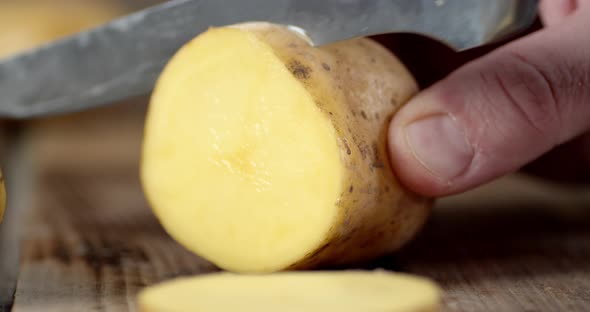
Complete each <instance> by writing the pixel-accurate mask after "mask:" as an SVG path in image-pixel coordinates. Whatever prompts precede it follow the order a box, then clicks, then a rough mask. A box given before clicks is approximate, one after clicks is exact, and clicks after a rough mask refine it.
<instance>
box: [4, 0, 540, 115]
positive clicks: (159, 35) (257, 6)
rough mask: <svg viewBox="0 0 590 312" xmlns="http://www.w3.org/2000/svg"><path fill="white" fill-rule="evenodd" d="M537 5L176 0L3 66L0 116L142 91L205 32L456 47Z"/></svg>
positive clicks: (519, 0)
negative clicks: (392, 36)
mask: <svg viewBox="0 0 590 312" xmlns="http://www.w3.org/2000/svg"><path fill="white" fill-rule="evenodd" d="M537 2H538V1H537V0H173V1H169V2H166V3H164V4H161V5H158V6H154V7H151V8H148V9H146V10H143V11H139V12H137V13H134V14H131V15H128V16H126V17H123V18H120V19H117V20H114V21H112V22H110V23H108V24H105V25H102V26H99V27H97V28H95V29H92V30H89V31H86V32H82V33H80V34H77V35H75V36H72V37H68V38H64V39H62V40H58V41H55V42H53V43H50V44H47V45H45V46H42V47H40V48H38V49H34V50H31V51H27V52H24V53H22V54H20V55H16V56H14V57H11V58H7V59H5V60H2V61H0V116H4V117H11V118H31V117H37V116H48V115H55V114H63V113H69V112H75V111H80V110H84V109H88V108H92V107H96V106H100V105H107V104H110V103H113V102H115V101H117V100H121V99H125V98H128V97H131V96H136V95H143V94H147V93H149V92H150V91H151V89H152V88H153V86H154V84H155V81H156V79H157V77H158V75H159V74H160V72H161V70H162V69H163V67H164V66H165V64H166V63H167V61H168V60H169V59H170V58H171V57H172V56H173V54H174V53H175V52H176V51H177V50H178V49H179V48H180V47H181V46H182V45H183V44H185V43H186V42H187V41H189V40H191V39H192V38H193V37H195V36H196V35H198V34H199V33H201V32H203V31H205V30H207V29H208V28H209V27H211V26H223V25H228V24H235V23H240V22H247V21H267V22H273V23H279V24H285V25H291V26H293V27H294V28H295V29H298V30H300V31H304V32H305V33H306V34H307V36H308V37H309V38H310V39H311V41H312V42H313V44H314V45H323V44H328V43H331V42H335V41H339V40H345V39H350V38H354V37H359V36H368V35H376V34H384V33H393V32H409V33H417V34H422V35H425V36H428V37H431V38H434V39H437V40H440V41H442V42H444V43H446V44H448V45H449V46H451V47H453V48H455V49H456V50H465V49H469V48H472V47H476V46H479V45H483V44H487V43H492V42H495V41H497V40H500V39H503V38H505V37H506V36H508V35H511V34H514V33H515V32H517V31H520V30H523V29H524V28H526V27H528V26H529V25H530V24H531V23H532V22H533V21H534V19H535V17H536V7H537Z"/></svg>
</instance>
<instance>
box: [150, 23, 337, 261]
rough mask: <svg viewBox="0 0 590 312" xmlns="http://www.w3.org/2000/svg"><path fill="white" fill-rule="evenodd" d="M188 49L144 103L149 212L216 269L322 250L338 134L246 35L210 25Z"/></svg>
mask: <svg viewBox="0 0 590 312" xmlns="http://www.w3.org/2000/svg"><path fill="white" fill-rule="evenodd" d="M192 45H193V46H191V48H190V49H184V50H183V51H181V52H180V54H179V55H178V56H177V58H176V59H175V60H174V61H173V62H172V63H171V64H170V65H169V67H168V69H167V71H166V73H165V74H164V79H167V84H166V85H163V86H162V87H160V88H159V89H158V91H157V93H156V94H155V95H154V98H153V101H154V104H153V111H152V112H151V114H152V115H154V116H157V120H155V122H154V123H151V124H149V126H150V128H149V129H148V131H149V133H148V135H151V137H150V141H148V142H147V144H146V147H145V148H146V150H145V155H146V157H145V160H144V165H145V166H146V167H148V166H150V165H151V164H152V163H155V162H158V167H152V168H153V169H152V170H147V171H145V172H144V174H145V176H144V177H145V178H146V179H147V180H148V181H149V182H150V183H148V184H147V188H148V192H152V193H156V194H161V196H155V197H151V200H152V202H153V204H154V207H156V211H157V213H158V215H160V216H162V218H161V219H162V221H163V222H164V224H165V225H167V228H168V231H170V233H171V234H172V235H173V236H174V237H177V238H178V239H179V240H180V241H181V242H182V243H184V244H186V245H187V246H189V248H191V249H193V250H195V251H196V252H197V253H206V254H211V259H212V260H213V261H214V262H216V263H218V264H219V265H220V266H223V267H226V268H229V269H238V267H240V266H248V267H253V266H257V265H258V264H262V263H269V265H268V266H267V267H264V268H262V269H263V270H275V269H278V268H282V267H285V266H288V265H290V264H291V263H293V262H295V261H296V260H298V259H299V258H301V257H304V256H305V253H307V252H309V251H310V250H313V249H314V248H317V247H319V245H320V244H321V243H322V238H323V237H324V236H325V235H326V233H327V232H328V230H329V229H330V226H331V225H332V224H333V223H334V222H335V221H336V220H335V219H336V217H337V216H338V213H337V209H336V207H335V205H334V203H335V201H336V200H337V198H338V196H339V191H340V190H341V188H342V183H343V169H342V162H341V160H340V155H339V148H338V145H337V140H336V132H335V131H334V128H333V127H332V124H331V122H330V120H329V119H328V118H327V117H326V116H324V114H322V113H321V111H320V110H319V109H318V107H317V106H316V105H315V103H314V101H313V99H312V98H311V96H310V95H309V94H308V93H307V91H306V90H305V89H304V88H303V86H301V84H300V83H299V82H298V81H297V80H296V79H295V77H293V76H292V75H291V73H290V72H289V71H288V70H287V68H286V67H285V66H284V65H283V64H282V63H281V62H280V60H279V59H278V58H277V57H276V56H274V54H273V51H272V49H271V48H270V47H269V46H267V45H265V44H264V43H262V42H260V41H259V40H257V39H256V36H255V35H254V34H251V33H247V32H244V31H241V30H237V29H219V30H214V31H211V32H209V33H207V34H205V35H204V36H203V37H201V38H200V39H199V40H198V41H196V42H194V43H192ZM237 51H239V57H233V56H234V55H235V54H236V52H237ZM213 55H215V56H213ZM212 56H213V57H212ZM187 58H188V59H196V60H199V59H201V60H206V61H203V62H198V63H195V64H194V65H193V66H186V64H185V61H184V60H185V59H187ZM178 86H187V87H190V92H178V91H179V88H178ZM187 91H188V90H187ZM168 103H170V104H168ZM161 159H166V161H165V162H164V161H160V160H161ZM171 174H173V175H174V176H173V177H171ZM168 207H173V208H168ZM161 209H162V210H161ZM164 209H165V210H164ZM187 221H189V222H187ZM303 224H305V225H306V227H304V228H302V227H301V226H302V225H303ZM196 229H199V231H202V233H203V234H206V235H195V234H194V231H195V230H196ZM285 241H287V242H289V243H288V244H285ZM229 242H231V244H229ZM233 254H241V255H242V256H241V257H239V258H237V257H233V256H232V255H233ZM271 262H274V263H272V264H270V263H271Z"/></svg>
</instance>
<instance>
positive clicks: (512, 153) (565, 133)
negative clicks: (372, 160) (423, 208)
mask: <svg viewBox="0 0 590 312" xmlns="http://www.w3.org/2000/svg"><path fill="white" fill-rule="evenodd" d="M582 3H583V5H580V6H579V7H578V10H577V11H576V12H575V13H573V14H572V15H570V16H569V17H568V18H567V20H565V21H564V22H562V23H559V25H555V26H554V27H550V28H547V29H544V30H541V31H539V32H537V33H534V34H532V35H529V36H527V37H525V38H522V39H520V40H518V41H515V42H513V43H511V44H509V45H506V46H504V47H502V48H499V49H497V50H495V51H494V52H492V53H490V54H488V55H486V56H484V57H483V58H480V59H477V60H475V61H473V62H471V63H468V64H467V65H465V66H463V67H462V68H460V69H458V70H457V71H456V72H454V73H452V74H451V75H450V76H448V77H447V78H446V79H444V80H442V81H440V82H439V83H437V84H435V85H433V86H432V87H430V88H428V89H426V90H425V91H423V92H422V93H420V94H418V95H417V96H416V97H415V98H414V99H412V100H411V101H410V102H409V103H408V104H406V105H405V106H404V107H403V108H402V109H401V110H400V111H399V112H398V113H397V114H396V115H395V117H394V119H393V120H392V123H391V125H390V129H389V145H390V154H391V161H392V165H393V167H394V170H395V172H396V174H397V175H398V176H399V178H400V180H401V181H402V182H403V183H404V184H405V185H406V186H407V187H409V188H411V189H413V190H414V191H416V192H418V193H421V194H424V195H429V196H443V195H449V194H453V193H458V192H461V191H465V190H468V189H470V188H473V187H475V186H478V185H481V184H483V183H486V182H488V181H490V180H491V179H494V178H496V177H499V176H501V175H504V174H506V173H509V172H512V171H515V170H517V169H519V168H520V167H522V166H523V165H525V164H526V163H528V162H530V161H531V160H534V159H535V158H537V157H539V156H541V155H542V154H544V153H545V152H547V151H549V150H550V149H552V148H553V147H555V146H556V145H559V144H561V143H564V142H566V141H568V140H570V139H572V138H573V137H575V136H577V135H579V134H582V133H583V132H586V131H588V130H589V128H590V31H589V30H590V23H589V21H590V5H589V4H590V1H582Z"/></svg>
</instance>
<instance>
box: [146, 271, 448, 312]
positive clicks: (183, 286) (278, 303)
mask: <svg viewBox="0 0 590 312" xmlns="http://www.w3.org/2000/svg"><path fill="white" fill-rule="evenodd" d="M439 303H440V291H439V288H438V286H436V285H435V284H434V283H433V282H432V281H430V280H428V279H424V278H421V277H417V276H411V275H405V274H399V273H386V272H379V271H377V272H362V271H341V272H337V271H332V272H319V271H317V272H288V273H275V274H271V275H234V274H232V273H216V274H210V275H204V276H198V277H191V278H182V279H177V280H173V281H169V282H164V283H162V284H160V285H156V286H152V287H148V288H146V289H145V290H143V291H142V292H141V293H140V295H139V303H138V304H139V310H140V311H141V312H188V311H191V312H225V311H227V312H230V311H231V312H233V311H256V312H278V311H280V312H295V311H297V312H300V311H305V312H327V311H338V312H428V311H437V310H438V309H439Z"/></svg>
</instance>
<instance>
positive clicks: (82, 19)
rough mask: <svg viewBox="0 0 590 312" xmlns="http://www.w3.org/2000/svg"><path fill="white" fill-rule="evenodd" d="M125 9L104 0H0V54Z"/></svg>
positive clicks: (28, 46)
mask: <svg viewBox="0 0 590 312" xmlns="http://www.w3.org/2000/svg"><path fill="white" fill-rule="evenodd" d="M124 12H125V10H124V9H123V8H122V7H119V6H118V5H116V4H115V2H113V1H105V0H76V1H70V0H51V1H49V0H0V57H5V56H10V55H13V54H15V53H19V52H22V51H23V50H26V49H31V48H35V47H37V46H39V45H40V44H44V43H47V42H50V41H52V40H55V39H58V38H62V37H64V36H67V35H71V34H73V33H76V32H78V31H81V30H83V29H87V28H90V27H93V26H96V25H99V24H102V23H104V22H106V21H108V20H111V19H113V18H115V17H117V16H119V15H122V14H123V13H124Z"/></svg>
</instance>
